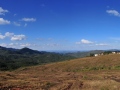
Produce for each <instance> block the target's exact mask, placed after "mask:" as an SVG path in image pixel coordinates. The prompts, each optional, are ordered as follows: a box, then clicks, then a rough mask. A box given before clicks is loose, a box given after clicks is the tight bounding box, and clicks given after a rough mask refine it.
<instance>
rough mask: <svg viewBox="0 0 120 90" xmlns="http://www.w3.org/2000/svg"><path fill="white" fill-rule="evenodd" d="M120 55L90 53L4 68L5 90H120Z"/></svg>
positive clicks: (0, 80)
mask: <svg viewBox="0 0 120 90" xmlns="http://www.w3.org/2000/svg"><path fill="white" fill-rule="evenodd" d="M119 71H120V55H119V54H111V55H103V56H98V57H86V58H80V59H73V60H69V61H62V62H56V63H50V64H46V65H38V66H31V67H24V68H20V69H18V70H15V71H12V72H8V71H6V72H2V71H1V72H0V86H1V87H0V89H1V90H9V89H12V90H13V89H14V90H120V72H119Z"/></svg>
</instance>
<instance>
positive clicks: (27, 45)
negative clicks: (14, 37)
mask: <svg viewBox="0 0 120 90" xmlns="http://www.w3.org/2000/svg"><path fill="white" fill-rule="evenodd" d="M20 46H21V47H29V46H31V44H29V43H26V44H21V45H20Z"/></svg>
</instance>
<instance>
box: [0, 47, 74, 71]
mask: <svg viewBox="0 0 120 90" xmlns="http://www.w3.org/2000/svg"><path fill="white" fill-rule="evenodd" d="M73 58H74V57H72V56H69V55H64V54H58V53H50V52H43V51H41V52H39V51H36V50H31V49H29V48H23V49H20V50H13V49H12V50H10V49H7V48H4V47H0V70H14V69H17V68H20V67H25V66H32V65H39V64H46V63H51V62H58V61H64V60H69V59H73Z"/></svg>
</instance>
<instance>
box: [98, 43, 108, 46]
mask: <svg viewBox="0 0 120 90" xmlns="http://www.w3.org/2000/svg"><path fill="white" fill-rule="evenodd" d="M96 45H97V46H108V44H104V43H100V44H96Z"/></svg>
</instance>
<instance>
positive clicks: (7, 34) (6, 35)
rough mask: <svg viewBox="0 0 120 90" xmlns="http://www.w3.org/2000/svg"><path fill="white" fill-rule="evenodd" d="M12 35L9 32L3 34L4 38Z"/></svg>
mask: <svg viewBox="0 0 120 90" xmlns="http://www.w3.org/2000/svg"><path fill="white" fill-rule="evenodd" d="M13 35H14V33H10V32H6V33H5V37H12V36H13Z"/></svg>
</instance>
